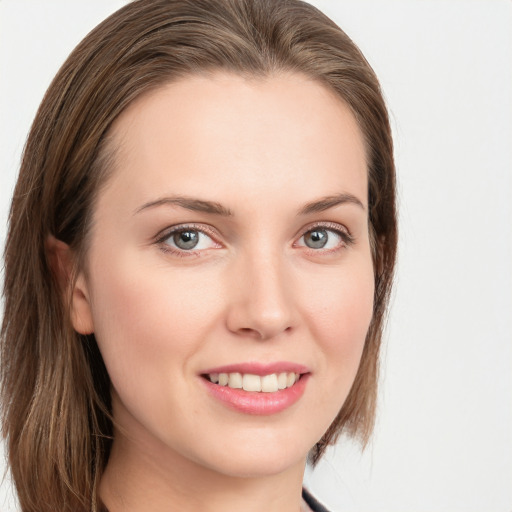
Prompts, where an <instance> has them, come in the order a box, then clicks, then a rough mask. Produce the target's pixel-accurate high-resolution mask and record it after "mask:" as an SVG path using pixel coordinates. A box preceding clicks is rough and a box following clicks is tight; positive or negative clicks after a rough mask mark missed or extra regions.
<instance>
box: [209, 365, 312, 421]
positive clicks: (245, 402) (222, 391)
mask: <svg viewBox="0 0 512 512" xmlns="http://www.w3.org/2000/svg"><path fill="white" fill-rule="evenodd" d="M234 372H238V373H251V374H253V375H260V376H261V375H268V374H271V373H281V372H294V373H300V374H301V377H300V379H299V380H298V381H297V382H296V383H295V384H294V385H293V386H292V387H290V388H286V389H282V390H279V391H275V392H273V393H263V392H253V391H244V390H243V389H233V388H230V387H229V386H219V385H218V384H214V383H213V382H210V381H209V380H208V378H206V377H203V378H201V381H202V382H203V383H204V386H205V387H206V389H207V391H208V392H209V393H210V395H211V396H213V397H214V398H215V399H217V400H219V401H221V402H222V403H223V404H225V405H226V406H228V407H229V408H231V409H234V410H236V411H238V412H242V413H245V414H254V415H271V414H276V413H278V412H281V411H284V410H285V409H288V408H289V407H291V406H292V405H293V404H294V403H296V402H297V401H298V400H299V399H300V398H301V396H302V395H303V394H304V391H305V389H306V384H307V382H308V380H309V376H310V373H309V372H308V369H307V368H306V367H305V366H302V365H297V364H294V363H285V362H278V363H271V364H260V363H243V364H233V365H227V366H219V367H217V368H211V369H209V370H207V371H205V372H203V374H202V375H205V374H208V373H234Z"/></svg>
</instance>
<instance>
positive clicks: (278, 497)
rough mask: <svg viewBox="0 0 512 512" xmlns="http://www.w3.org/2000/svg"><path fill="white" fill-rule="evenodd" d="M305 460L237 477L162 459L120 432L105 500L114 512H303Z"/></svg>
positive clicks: (177, 458) (176, 458) (171, 456)
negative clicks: (282, 467)
mask: <svg viewBox="0 0 512 512" xmlns="http://www.w3.org/2000/svg"><path fill="white" fill-rule="evenodd" d="M304 467H305V460H300V461H298V462H297V464H295V465H294V466H292V467H290V468H288V469H286V470H285V471H282V472H279V473H275V474H271V472H269V473H267V474H264V475H250V476H233V475H228V474H223V473H221V472H219V471H215V470H214V469H212V468H208V467H204V466H202V465H200V464H198V463H196V462H194V461H192V460H190V459H188V458H187V457H185V456H183V455H181V454H178V453H176V452H170V451H165V453H163V452H160V453H159V454H158V455H156V454H155V453H151V451H150V450H148V447H147V446H137V445H136V444H135V443H133V442H131V441H130V440H128V439H127V438H126V437H124V436H123V435H121V434H120V433H119V432H116V435H115V437H114V443H113V446H112V451H111V455H110V458H109V462H108V465H107V467H106V470H105V473H104V475H103V477H102V480H101V483H100V491H99V492H100V497H101V499H102V501H103V503H104V504H105V505H106V507H107V508H108V510H109V512H148V511H151V512H164V511H165V512H169V511H170V510H180V511H181V512H192V511H194V512H195V511H197V510H201V511H204V512H221V511H222V512H224V511H225V510H244V512H261V511H262V510H265V511H266V512H299V511H300V509H301V489H302V479H303V474H304Z"/></svg>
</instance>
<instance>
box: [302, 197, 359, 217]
mask: <svg viewBox="0 0 512 512" xmlns="http://www.w3.org/2000/svg"><path fill="white" fill-rule="evenodd" d="M346 203H348V204H355V205H356V206H359V207H360V208H362V209H363V210H366V208H365V206H364V204H363V203H362V202H361V200H360V199H358V198H357V197H356V196H354V195H353V194H348V193H343V194H336V195H334V196H325V197H322V198H320V199H318V200H316V201H312V202H310V203H307V204H306V205H304V206H303V207H302V208H301V209H300V210H299V215H308V214H309V213H316V212H324V211H325V210H329V209H330V208H334V207H335V206H339V205H341V204H346Z"/></svg>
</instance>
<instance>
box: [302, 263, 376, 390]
mask: <svg viewBox="0 0 512 512" xmlns="http://www.w3.org/2000/svg"><path fill="white" fill-rule="evenodd" d="M307 297H308V304H309V309H308V315H309V316H310V318H311V321H310V322H309V325H310V326H311V329H313V333H312V334H313V337H314V338H315V339H316V340H318V342H317V343H318V348H319V349H320V351H321V352H322V353H323V355H324V356H325V357H324V358H323V361H324V362H325V365H326V366H328V368H326V370H328V371H325V372H322V374H323V375H326V376H328V378H329V379H334V380H336V381H337V383H338V384H341V383H343V385H342V386H341V387H340V389H345V388H346V387H347V384H349V385H351V383H352V380H353V379H354V378H355V375H356V373H357V369H358V367H359V362H360V359H361V354H362V351H363V348H364V343H365V340H366V334H367V332H368V328H369V325H370V322H371V319H372V315H373V298H374V274H373V267H372V263H371V259H370V258H367V259H361V260H359V261H357V264H355V265H351V266H350V267H348V266H347V268H345V269H343V270H342V271H340V272H332V273H331V275H330V278H328V279H327V278H326V279H318V280H317V282H316V285H315V286H310V287H309V293H308V295H307Z"/></svg>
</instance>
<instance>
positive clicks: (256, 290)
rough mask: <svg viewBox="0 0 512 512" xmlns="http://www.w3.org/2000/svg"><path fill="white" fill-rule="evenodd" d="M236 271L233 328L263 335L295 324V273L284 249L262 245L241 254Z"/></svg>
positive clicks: (233, 283) (232, 303) (273, 333)
mask: <svg viewBox="0 0 512 512" xmlns="http://www.w3.org/2000/svg"><path fill="white" fill-rule="evenodd" d="M237 260H238V261H237V264H236V271H235V272H233V274H232V276H231V277H232V280H233V281H232V287H233V290H234V291H235V293H234V294H233V295H232V300H231V304H230V311H229V315H228V323H229V328H230V330H232V331H236V332H239V333H245V334H248V333H250V334H252V335H254V336H255V337H258V338H261V339H268V338H272V337H274V336H277V335H279V334H280V333H283V332H285V331H288V330H290V329H291V328H292V327H293V322H294V303H293V290H292V287H291V275H290V272H289V269H288V268H287V266H286V261H285V256H284V254H283V251H280V250H278V249H277V248H276V247H268V246H266V245H260V246H259V247H257V248H253V249H252V250H247V251H246V252H244V253H243V255H240V257H239V258H237Z"/></svg>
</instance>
